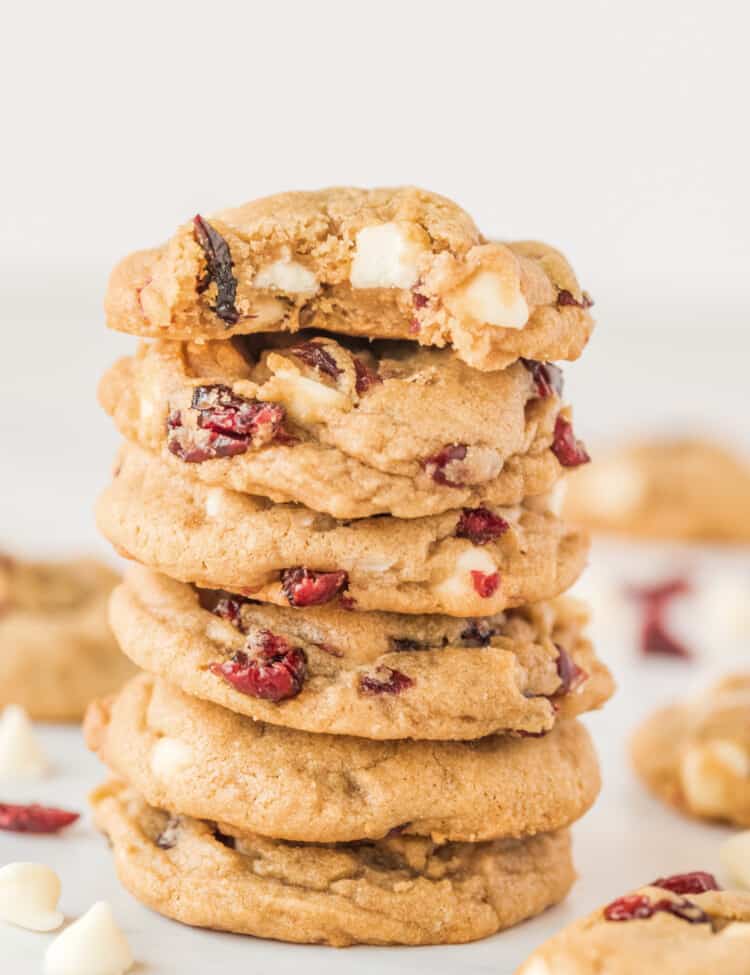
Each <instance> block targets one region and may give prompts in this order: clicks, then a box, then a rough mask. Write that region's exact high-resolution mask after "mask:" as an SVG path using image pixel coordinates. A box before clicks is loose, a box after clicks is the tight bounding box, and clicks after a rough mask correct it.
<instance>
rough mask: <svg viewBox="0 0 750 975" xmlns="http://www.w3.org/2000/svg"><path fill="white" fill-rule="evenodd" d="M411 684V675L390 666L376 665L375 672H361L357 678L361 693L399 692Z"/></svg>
mask: <svg viewBox="0 0 750 975" xmlns="http://www.w3.org/2000/svg"><path fill="white" fill-rule="evenodd" d="M413 684H414V681H413V680H412V679H411V677H407V676H406V674H402V673H401V671H400V670H394V669H393V668H392V667H378V668H377V670H376V671H375V674H362V676H361V677H360V678H359V689H360V691H361V692H362V693H363V694H400V693H401V692H402V691H405V690H407V689H408V688H410V687H412V686H413Z"/></svg>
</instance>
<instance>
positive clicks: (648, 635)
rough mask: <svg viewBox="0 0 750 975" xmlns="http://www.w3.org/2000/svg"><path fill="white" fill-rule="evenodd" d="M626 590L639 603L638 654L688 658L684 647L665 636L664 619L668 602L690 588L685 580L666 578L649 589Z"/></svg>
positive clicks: (690, 590)
mask: <svg viewBox="0 0 750 975" xmlns="http://www.w3.org/2000/svg"><path fill="white" fill-rule="evenodd" d="M627 591H628V594H629V595H630V596H631V597H633V598H634V599H637V600H639V601H640V602H641V603H642V608H643V621H642V623H641V633H640V645H641V652H642V653H644V654H651V653H654V654H661V655H665V656H669V657H681V658H683V659H689V658H690V657H692V653H691V651H690V650H689V649H688V647H686V646H685V644H684V643H682V642H681V641H680V640H677V639H676V638H675V637H673V636H672V635H671V634H670V633H669V631H668V629H667V625H666V622H665V619H664V617H665V613H666V612H667V609H668V606H669V603H670V601H671V600H672V599H674V598H675V597H676V596H682V595H686V594H687V593H690V592H692V586H691V585H690V583H689V582H688V580H687V579H684V578H675V579H668V580H666V581H665V582H662V583H659V584H657V585H653V586H640V587H638V586H630V587H629V588H628V590H627Z"/></svg>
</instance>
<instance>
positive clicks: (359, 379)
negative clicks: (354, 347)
mask: <svg viewBox="0 0 750 975" xmlns="http://www.w3.org/2000/svg"><path fill="white" fill-rule="evenodd" d="M354 372H355V374H356V380H355V387H356V390H357V395H358V396H364V394H365V393H366V392H367V391H368V390H369V389H370V388H371V387H372V386H376V385H377V384H378V383H382V382H383V380H382V379H381V378H380V376H379V375H378V374H377V372H376V371H375V370H374V369H371V368H370V367H369V366H368V365H367V363H366V362H363V361H362V360H361V359H358V358H357V356H354Z"/></svg>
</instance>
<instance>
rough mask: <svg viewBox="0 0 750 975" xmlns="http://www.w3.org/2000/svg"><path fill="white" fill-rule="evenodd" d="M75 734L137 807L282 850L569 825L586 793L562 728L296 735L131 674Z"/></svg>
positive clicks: (481, 836) (590, 788) (584, 777)
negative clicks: (277, 842)
mask: <svg viewBox="0 0 750 975" xmlns="http://www.w3.org/2000/svg"><path fill="white" fill-rule="evenodd" d="M85 734H86V740H87V743H88V745H89V747H90V748H91V749H92V750H93V751H96V752H97V754H98V755H99V757H100V758H101V760H102V761H103V762H104V763H105V764H106V765H107V766H108V767H109V769H110V770H111V771H112V773H113V774H114V775H116V776H117V777H118V778H122V779H124V780H125V781H127V782H129V783H130V784H131V785H132V786H133V788H135V789H136V791H137V792H138V793H139V794H140V795H142V796H143V797H144V798H145V799H146V800H147V801H148V802H149V803H150V804H151V805H153V806H157V807H159V808H163V809H169V810H170V811H171V812H173V813H182V814H185V815H189V816H194V817H195V818H197V819H210V820H213V821H217V822H219V823H221V824H223V826H222V828H223V829H224V830H225V831H226V830H227V829H229V831H231V832H237V833H240V834H245V833H259V834H261V835H263V836H272V837H275V838H279V839H285V840H290V841H301V842H312V843H340V842H350V841H355V840H361V839H376V840H378V839H382V838H384V837H387V836H388V834H389V833H391V831H398V832H399V833H403V834H408V835H420V836H429V837H431V838H432V839H434V840H436V841H438V842H444V841H446V840H450V841H468V842H478V841H484V840H491V839H501V838H504V837H515V838H518V837H522V836H532V835H534V834H536V833H547V832H551V831H554V830H557V829H561V828H563V827H566V826H569V825H570V824H571V823H572V822H574V821H575V820H576V819H578V818H580V817H581V816H582V815H583V814H584V813H585V812H586V811H587V810H588V808H589V807H590V806H591V804H592V803H593V801H594V799H595V798H596V795H597V793H598V791H599V771H598V767H597V761H596V755H595V753H594V749H593V746H592V744H591V740H590V738H589V736H588V733H587V732H586V730H585V729H584V728H583V726H582V725H580V724H578V723H576V722H572V721H564V722H561V723H560V725H559V726H558V727H557V728H555V730H554V731H552V732H551V733H550V734H549V735H546V736H544V737H542V738H523V739H514V738H511V737H508V736H493V737H488V738H483V739H482V740H481V741H478V742H469V743H464V742H424V741H392V742H376V741H367V740H366V739H362V738H350V737H344V736H333V735H321V734H316V735H310V734H308V733H306V732H302V731H292V730H290V729H288V728H278V727H273V726H270V725H264V724H262V723H261V722H257V721H253V720H251V719H250V718H246V717H242V716H241V715H238V714H234V713H233V712H231V711H227V710H226V709H225V708H221V707H218V706H217V705H215V704H209V703H207V702H205V701H199V700H198V699H197V698H192V697H189V696H188V695H186V694H183V693H182V692H181V691H178V690H177V689H176V688H174V687H172V686H170V685H169V684H167V683H166V682H165V681H162V680H156V679H155V678H153V677H151V676H148V675H146V674H142V675H139V676H138V677H136V678H134V679H133V680H132V681H130V682H129V683H128V684H127V685H126V686H125V687H124V688H123V690H122V691H121V692H120V693H119V694H118V695H117V697H115V698H114V699H107V700H102V701H97V702H94V703H93V704H92V705H91V706H90V707H89V710H88V713H87V716H86V722H85ZM186 773H188V774H186Z"/></svg>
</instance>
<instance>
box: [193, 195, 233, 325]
mask: <svg viewBox="0 0 750 975" xmlns="http://www.w3.org/2000/svg"><path fill="white" fill-rule="evenodd" d="M193 235H194V237H195V240H196V241H197V243H198V244H199V245H200V247H201V249H202V250H203V253H204V255H205V258H206V271H205V274H204V275H203V276H202V277H201V278H199V279H198V281H197V283H196V290H197V291H198V294H202V293H203V292H204V291H205V290H206V288H208V286H209V285H210V284H211V282H212V281H213V282H214V284H215V285H216V304H215V305H214V307H213V310H214V311H215V312H216V314H217V315H218V316H219V318H220V319H221V320H222V321H223V322H225V323H226V324H227V325H236V324H237V322H238V321H239V318H240V313H239V312H238V311H237V307H236V305H235V302H236V300H237V278H235V276H234V273H233V268H234V262H233V261H232V253H231V251H230V250H229V244H227V242H226V241H225V240H224V238H223V237H222V236H221V234H220V233H219V232H218V231H216V230H214V228H213V227H212V226H211V224H210V223H207V222H206V221H205V220H204V219H203V217H202V216H201V215H200V214H198V215H197V216H196V217H195V218H194V220H193Z"/></svg>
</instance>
